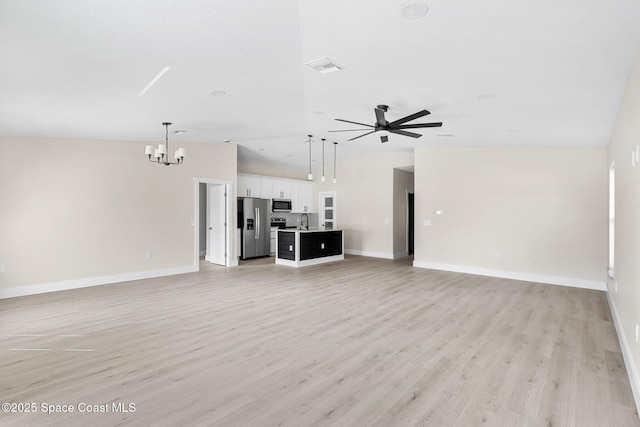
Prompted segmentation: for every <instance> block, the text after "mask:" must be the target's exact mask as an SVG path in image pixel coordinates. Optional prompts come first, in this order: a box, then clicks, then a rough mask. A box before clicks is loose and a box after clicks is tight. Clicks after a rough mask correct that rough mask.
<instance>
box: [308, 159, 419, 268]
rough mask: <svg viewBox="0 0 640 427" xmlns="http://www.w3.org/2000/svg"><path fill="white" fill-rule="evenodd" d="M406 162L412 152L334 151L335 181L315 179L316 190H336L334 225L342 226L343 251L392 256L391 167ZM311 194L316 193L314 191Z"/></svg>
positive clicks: (392, 173) (399, 165)
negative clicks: (347, 153) (341, 153)
mask: <svg viewBox="0 0 640 427" xmlns="http://www.w3.org/2000/svg"><path fill="white" fill-rule="evenodd" d="M410 165H413V153H404V152H396V153H389V152H363V153H359V154H356V155H353V156H350V157H347V158H341V157H340V156H339V155H338V167H337V171H338V172H337V178H338V182H337V184H333V183H332V182H331V179H329V180H328V182H325V183H321V182H319V180H318V179H316V183H315V190H317V191H318V192H319V191H336V192H337V199H338V200H337V207H338V227H339V228H341V229H343V230H344V236H345V242H344V244H345V252H347V253H351V254H356V255H365V256H374V257H380V258H393V256H394V243H393V242H394V237H393V236H394V234H393V229H394V228H393V227H394V226H393V220H394V209H393V202H394V178H393V177H394V169H395V168H398V167H405V166H410ZM332 168H333V167H332V166H331V168H329V169H330V170H331V171H332V170H333V169H332ZM329 169H328V170H329ZM315 173H316V171H315V170H314V175H315ZM327 175H330V174H329V173H327ZM318 176H319V175H318ZM314 194H316V197H317V192H316V193H314Z"/></svg>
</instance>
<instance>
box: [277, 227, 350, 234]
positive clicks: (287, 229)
mask: <svg viewBox="0 0 640 427" xmlns="http://www.w3.org/2000/svg"><path fill="white" fill-rule="evenodd" d="M278 231H286V232H289V233H291V232H296V231H299V232H300V233H322V232H325V231H342V229H341V228H335V229H333V230H321V229H319V228H310V229H308V230H306V229H300V228H279V229H278Z"/></svg>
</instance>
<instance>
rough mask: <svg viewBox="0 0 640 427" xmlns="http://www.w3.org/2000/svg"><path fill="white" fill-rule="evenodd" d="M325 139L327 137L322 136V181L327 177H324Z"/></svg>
mask: <svg viewBox="0 0 640 427" xmlns="http://www.w3.org/2000/svg"><path fill="white" fill-rule="evenodd" d="M324 141H325V139H324V138H322V177H321V178H320V181H322V182H325V181H326V180H327V179H326V178H325V177H324Z"/></svg>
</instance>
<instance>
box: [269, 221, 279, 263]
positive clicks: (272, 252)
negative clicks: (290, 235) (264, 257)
mask: <svg viewBox="0 0 640 427" xmlns="http://www.w3.org/2000/svg"><path fill="white" fill-rule="evenodd" d="M277 232H278V227H271V244H270V245H269V248H270V250H269V254H270V255H272V256H273V255H275V254H276V233H277Z"/></svg>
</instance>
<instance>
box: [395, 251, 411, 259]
mask: <svg viewBox="0 0 640 427" xmlns="http://www.w3.org/2000/svg"><path fill="white" fill-rule="evenodd" d="M408 256H409V252H407V251H404V252H395V253H394V254H393V259H398V258H405V257H408Z"/></svg>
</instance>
